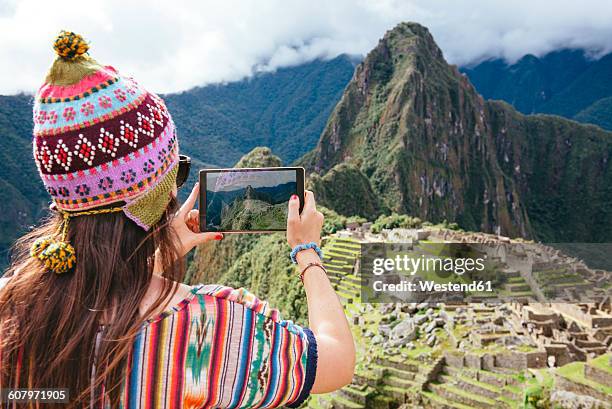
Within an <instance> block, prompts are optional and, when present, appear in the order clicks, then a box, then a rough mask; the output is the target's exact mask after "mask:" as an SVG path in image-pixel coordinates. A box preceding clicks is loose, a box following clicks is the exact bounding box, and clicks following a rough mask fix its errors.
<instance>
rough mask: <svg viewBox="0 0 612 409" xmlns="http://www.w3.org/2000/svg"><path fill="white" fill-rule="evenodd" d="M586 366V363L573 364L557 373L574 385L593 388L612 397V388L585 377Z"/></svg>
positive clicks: (563, 367) (558, 370)
mask: <svg viewBox="0 0 612 409" xmlns="http://www.w3.org/2000/svg"><path fill="white" fill-rule="evenodd" d="M584 366H585V363H584V362H572V363H570V364H567V365H565V366H562V367H561V368H559V369H557V372H556V373H557V375H559V376H562V377H564V378H566V379H568V380H570V381H572V382H574V383H577V384H582V385H585V386H588V387H591V388H593V389H595V390H597V391H599V392H601V393H604V394H608V395H610V396H612V388H610V387H608V386H605V385H602V384H600V383H597V382H595V381H593V380H591V379H587V378H586V377H585V376H584Z"/></svg>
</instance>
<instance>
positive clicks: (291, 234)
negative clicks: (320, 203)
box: [287, 190, 324, 248]
mask: <svg viewBox="0 0 612 409" xmlns="http://www.w3.org/2000/svg"><path fill="white" fill-rule="evenodd" d="M323 220H324V217H323V213H321V212H319V211H318V210H317V205H316V203H315V198H314V193H312V192H311V191H310V190H305V191H304V209H303V210H302V214H300V199H299V198H298V196H297V195H293V196H291V199H289V211H288V214H287V243H289V246H291V248H293V247H295V246H297V245H298V244H304V243H310V242H311V241H313V242H315V243H317V245H319V246H320V245H321V229H322V228H323Z"/></svg>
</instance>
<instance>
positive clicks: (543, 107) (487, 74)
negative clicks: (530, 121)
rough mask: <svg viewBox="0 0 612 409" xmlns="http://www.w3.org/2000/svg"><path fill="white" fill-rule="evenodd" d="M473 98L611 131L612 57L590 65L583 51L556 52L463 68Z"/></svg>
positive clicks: (490, 61) (487, 62)
mask: <svg viewBox="0 0 612 409" xmlns="http://www.w3.org/2000/svg"><path fill="white" fill-rule="evenodd" d="M462 71H463V72H464V73H465V74H466V75H468V77H469V78H470V81H471V82H472V83H473V84H474V86H475V87H476V89H477V90H478V92H480V93H481V94H482V95H483V96H484V97H485V98H487V99H501V100H504V101H506V102H508V103H510V104H512V105H513V106H514V107H515V108H516V109H517V110H519V111H520V112H522V113H525V114H532V113H548V114H555V115H560V116H564V117H566V118H570V119H574V120H577V121H580V122H586V123H592V124H595V125H599V126H601V127H602V128H605V129H612V123H611V121H610V119H609V118H610V116H609V113H610V112H612V99H611V97H612V53H611V54H607V55H605V56H603V57H601V58H599V59H592V58H590V57H589V56H588V55H586V54H585V52H584V51H583V50H569V49H564V50H558V51H554V52H551V53H548V54H546V55H544V56H542V57H540V58H538V57H536V56H534V55H531V54H529V55H526V56H524V57H523V58H521V59H520V60H518V61H517V62H516V63H514V64H508V63H506V62H505V61H504V60H501V59H492V60H488V61H484V62H482V63H480V64H478V65H476V66H473V67H466V68H463V69H462Z"/></svg>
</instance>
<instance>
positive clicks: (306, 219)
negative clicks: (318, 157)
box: [287, 191, 355, 393]
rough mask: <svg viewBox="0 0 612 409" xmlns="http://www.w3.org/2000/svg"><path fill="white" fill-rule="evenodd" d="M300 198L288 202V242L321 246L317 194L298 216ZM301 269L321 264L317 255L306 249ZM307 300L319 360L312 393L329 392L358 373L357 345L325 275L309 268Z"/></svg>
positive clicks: (307, 195)
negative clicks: (356, 366)
mask: <svg viewBox="0 0 612 409" xmlns="http://www.w3.org/2000/svg"><path fill="white" fill-rule="evenodd" d="M299 209H300V203H299V199H298V198H297V196H295V197H293V198H292V199H291V200H290V201H289V214H288V219H287V242H288V243H289V245H290V246H291V247H292V248H293V247H294V246H296V245H297V244H302V243H308V242H311V241H314V242H316V243H317V244H320V242H321V228H322V226H323V214H322V213H321V212H319V211H317V209H316V204H315V199H314V194H313V193H312V192H310V191H306V192H305V198H304V209H303V210H302V213H301V214H300V213H299ZM296 258H297V261H298V268H300V270H301V269H303V268H304V267H306V266H307V265H308V263H311V262H321V260H320V259H319V257H318V256H317V253H316V252H315V251H314V250H312V249H310V250H303V251H300V252H299V253H298V254H297V257H296ZM304 288H305V290H306V298H307V300H308V321H309V326H310V329H311V330H312V332H313V333H314V334H315V337H316V339H317V349H318V361H317V374H316V377H315V383H314V385H313V387H312V392H313V393H326V392H331V391H334V390H336V389H339V388H341V387H343V386H345V385H347V384H349V383H350V382H351V380H352V378H353V372H354V370H355V343H354V341H353V335H352V334H351V330H350V328H349V325H348V322H347V320H346V316H345V314H344V310H343V309H342V304H340V300H339V299H338V296H337V295H336V293H335V291H334V289H333V288H332V286H331V283H330V281H329V279H328V278H327V275H326V274H325V272H324V271H323V270H322V269H321V268H319V267H310V268H309V269H308V270H307V271H306V274H304Z"/></svg>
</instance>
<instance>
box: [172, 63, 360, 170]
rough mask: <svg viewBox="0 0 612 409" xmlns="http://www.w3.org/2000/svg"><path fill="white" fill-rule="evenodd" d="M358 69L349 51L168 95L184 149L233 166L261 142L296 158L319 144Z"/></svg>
mask: <svg viewBox="0 0 612 409" xmlns="http://www.w3.org/2000/svg"><path fill="white" fill-rule="evenodd" d="M354 68H355V60H354V59H353V58H351V57H348V56H346V55H342V56H339V57H336V58H334V59H332V60H329V61H323V60H315V61H312V62H309V63H306V64H303V65H298V66H295V67H290V68H282V69H279V70H277V71H275V72H274V73H263V74H259V75H256V76H254V77H253V78H249V79H245V80H243V81H238V82H232V83H229V84H223V85H209V86H206V87H200V88H194V89H191V90H189V91H186V92H183V93H180V94H169V95H164V100H165V101H166V104H167V106H168V109H169V110H170V112H171V113H172V116H173V118H174V120H175V122H176V123H177V124H178V129H179V138H180V143H181V149H183V150H184V151H185V152H187V153H188V154H190V155H192V156H194V157H197V158H198V159H199V160H201V161H204V162H206V163H211V164H215V165H217V166H231V165H233V164H234V163H236V162H237V161H238V159H240V157H241V156H242V155H244V154H246V153H247V152H249V151H251V150H252V149H253V148H255V147H257V146H267V147H269V148H271V149H272V151H273V152H275V153H276V154H277V155H279V156H280V157H281V158H283V160H285V161H286V162H291V161H293V160H295V159H297V158H299V157H300V156H302V155H303V154H304V153H306V152H307V151H308V150H310V149H312V147H313V146H314V145H315V144H316V142H317V140H318V138H319V136H320V134H321V131H322V130H323V127H324V126H325V122H326V121H327V117H328V116H329V113H330V112H331V110H332V109H333V107H334V105H335V104H336V102H338V99H339V98H340V95H342V91H343V90H344V87H345V86H346V84H347V83H348V81H349V80H350V78H351V75H352V74H353V70H354Z"/></svg>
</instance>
